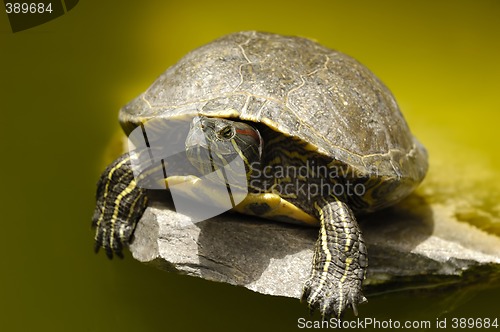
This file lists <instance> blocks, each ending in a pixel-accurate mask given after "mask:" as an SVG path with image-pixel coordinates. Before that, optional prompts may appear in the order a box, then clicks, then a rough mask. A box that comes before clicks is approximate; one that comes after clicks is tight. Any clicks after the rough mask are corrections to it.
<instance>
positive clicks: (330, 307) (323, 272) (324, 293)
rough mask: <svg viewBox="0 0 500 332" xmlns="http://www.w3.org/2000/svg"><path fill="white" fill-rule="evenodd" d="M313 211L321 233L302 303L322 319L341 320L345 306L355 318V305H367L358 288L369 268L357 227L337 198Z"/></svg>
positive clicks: (344, 205) (350, 212) (349, 213)
mask: <svg viewBox="0 0 500 332" xmlns="http://www.w3.org/2000/svg"><path fill="white" fill-rule="evenodd" d="M315 208H316V210H317V211H318V214H319V217H320V221H321V229H320V233H319V238H318V241H317V242H316V250H315V253H314V260H313V266H312V271H311V276H310V277H309V279H308V280H307V281H306V283H305V284H304V291H303V294H302V300H303V301H304V300H305V301H307V303H308V305H309V308H310V309H311V311H314V310H315V309H318V310H319V312H320V313H321V315H322V316H323V318H325V317H330V316H332V315H334V316H336V317H338V318H340V316H341V315H342V313H343V311H344V309H345V308H346V307H348V306H351V307H352V309H353V311H354V314H355V315H357V305H358V304H359V303H362V302H365V301H366V298H365V297H364V296H363V294H362V291H361V285H362V282H363V279H364V278H365V272H366V268H367V266H368V258H367V252H366V247H365V244H364V242H363V238H362V235H361V231H360V229H359V226H358V223H357V222H356V219H355V218H354V214H353V213H352V211H351V209H350V208H349V207H348V206H347V205H346V204H345V203H344V202H341V201H339V200H338V199H336V198H334V201H331V202H327V201H324V202H323V203H319V204H318V203H315Z"/></svg>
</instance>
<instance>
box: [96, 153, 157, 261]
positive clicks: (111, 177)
mask: <svg viewBox="0 0 500 332" xmlns="http://www.w3.org/2000/svg"><path fill="white" fill-rule="evenodd" d="M147 199H148V198H147V191H146V189H144V188H141V187H139V186H138V185H137V182H136V180H135V178H134V172H133V170H132V167H131V164H130V156H129V154H128V153H126V154H124V155H122V156H121V157H119V158H118V159H117V160H115V161H114V162H113V163H112V164H111V165H109V166H108V167H107V168H106V170H105V171H104V172H103V174H102V175H101V178H100V179H99V182H98V183H97V194H96V208H95V211H94V216H93V218H92V226H93V227H94V228H96V234H95V251H96V252H98V251H99V249H100V248H103V249H104V250H105V252H106V255H107V256H108V257H109V258H113V255H116V256H118V257H123V254H122V250H123V247H125V246H127V245H128V244H129V243H130V240H131V237H132V233H133V232H134V229H135V226H136V225H137V222H138V221H139V219H140V218H141V216H142V214H143V213H144V210H145V209H146V207H147Z"/></svg>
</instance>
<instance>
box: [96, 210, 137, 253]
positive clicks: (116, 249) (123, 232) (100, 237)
mask: <svg viewBox="0 0 500 332" xmlns="http://www.w3.org/2000/svg"><path fill="white" fill-rule="evenodd" d="M97 220H98V219H97V218H94V220H93V223H92V226H93V227H95V228H96V235H95V245H94V251H95V252H96V253H98V252H99V250H100V249H101V248H103V249H104V251H105V252H106V256H108V258H109V259H112V258H113V256H114V255H116V256H118V257H120V258H123V248H124V247H126V246H128V245H129V244H130V242H131V238H132V233H133V231H134V228H133V227H131V225H129V224H128V223H126V222H124V221H120V220H118V221H116V222H115V225H114V226H115V227H111V224H110V223H109V222H105V221H103V222H101V223H99V224H97Z"/></svg>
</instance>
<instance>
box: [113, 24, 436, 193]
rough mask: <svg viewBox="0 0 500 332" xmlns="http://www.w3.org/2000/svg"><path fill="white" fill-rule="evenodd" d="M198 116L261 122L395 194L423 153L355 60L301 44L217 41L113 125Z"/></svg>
mask: <svg viewBox="0 0 500 332" xmlns="http://www.w3.org/2000/svg"><path fill="white" fill-rule="evenodd" d="M197 115H206V116H217V117H226V118H239V119H241V120H245V121H251V122H257V123H263V124H265V125H267V126H268V127H270V128H271V129H273V130H275V131H277V132H280V133H282V134H284V135H287V136H292V137H296V138H299V139H300V140H302V141H304V142H307V143H309V146H310V147H311V149H312V150H315V151H316V152H317V153H319V154H322V155H324V156H327V157H329V158H332V159H334V160H337V161H340V162H341V163H343V164H345V165H347V166H348V167H350V168H352V169H353V170H355V171H356V172H357V173H358V175H361V176H365V177H369V178H380V179H381V181H386V180H387V181H388V182H392V183H396V184H403V183H404V184H406V185H403V186H402V187H404V189H402V192H401V193H400V195H398V196H399V197H402V196H405V195H406V194H407V193H409V192H410V191H411V190H413V189H414V187H415V186H416V185H417V184H418V183H419V182H420V181H421V180H422V179H423V177H424V175H425V173H426V171H427V152H426V150H425V148H424V147H423V146H422V145H421V144H420V143H419V142H418V141H417V140H416V139H415V138H414V137H413V135H412V134H411V132H410V129H409V128H408V125H407V124H406V121H405V119H404V118H403V116H402V114H401V112H400V110H399V107H398V105H397V103H396V101H395V99H394V97H393V95H392V94H391V92H390V91H389V90H388V89H387V87H386V86H385V85H384V84H383V83H382V82H381V81H380V80H379V79H378V78H377V77H376V76H375V75H374V74H373V73H372V72H371V71H370V70H368V69H367V68H366V67H365V66H363V65H362V64H360V63H359V62H358V61H356V60H354V59H353V58H351V57H349V56H347V55H345V54H343V53H341V52H338V51H334V50H331V49H328V48H326V47H324V46H322V45H320V44H318V43H316V42H314V41H312V40H310V39H306V38H300V37H291V36H282V35H277V34H270V33H261V32H255V31H246V32H238V33H233V34H230V35H227V36H224V37H222V38H219V39H217V40H215V41H213V42H211V43H209V44H206V45H204V46H202V47H200V48H198V49H195V50H194V51H192V52H190V53H188V54H187V55H186V56H184V57H183V58H182V59H181V60H180V61H179V62H178V63H177V64H175V65H173V66H172V67H170V68H168V69H167V71H166V72H164V73H163V74H162V75H161V76H160V77H159V78H158V79H157V80H156V81H155V82H154V83H153V84H152V85H151V87H150V88H149V89H148V90H147V91H146V92H144V93H143V94H142V95H140V96H139V97H137V98H136V99H135V100H133V101H132V102H130V103H129V104H128V105H126V106H125V107H124V108H123V109H122V110H121V111H120V122H121V124H122V126H123V128H124V130H125V131H126V132H127V133H130V132H131V131H132V130H133V129H134V128H135V127H136V126H138V125H139V124H140V123H142V122H145V121H148V120H150V119H158V118H161V119H166V120H171V119H189V118H192V117H194V116H197ZM391 187H394V186H391Z"/></svg>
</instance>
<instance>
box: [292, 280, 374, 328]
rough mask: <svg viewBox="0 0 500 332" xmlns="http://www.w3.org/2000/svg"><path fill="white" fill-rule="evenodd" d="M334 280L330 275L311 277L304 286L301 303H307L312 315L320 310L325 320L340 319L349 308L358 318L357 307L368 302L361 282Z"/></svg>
mask: <svg viewBox="0 0 500 332" xmlns="http://www.w3.org/2000/svg"><path fill="white" fill-rule="evenodd" d="M332 279H334V278H332V277H331V276H329V275H322V274H317V275H313V276H311V278H309V280H307V281H306V283H305V284H304V290H303V294H302V300H301V301H305V302H307V304H308V306H309V309H310V310H311V313H312V312H314V311H315V310H318V311H319V312H320V314H321V316H322V317H323V319H327V318H329V317H332V316H333V317H337V318H340V317H341V316H342V314H343V313H344V310H345V309H346V308H347V307H351V308H352V310H353V311H354V314H355V315H356V316H357V315H358V310H357V305H358V304H360V303H363V302H366V301H367V300H366V298H365V297H364V296H363V294H362V293H361V281H360V280H356V279H353V280H347V278H344V280H343V281H342V279H339V280H332Z"/></svg>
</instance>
